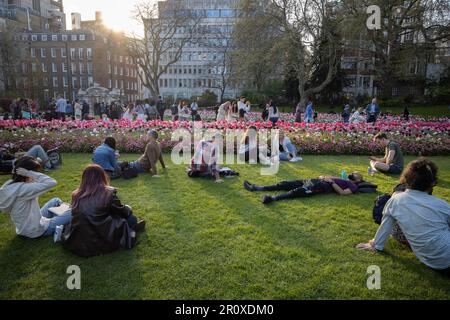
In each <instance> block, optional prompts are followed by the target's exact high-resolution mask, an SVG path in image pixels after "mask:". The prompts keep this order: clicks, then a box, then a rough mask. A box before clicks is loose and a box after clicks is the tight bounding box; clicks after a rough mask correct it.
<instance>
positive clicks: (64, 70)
mask: <svg viewBox="0 0 450 320" xmlns="http://www.w3.org/2000/svg"><path fill="white" fill-rule="evenodd" d="M61 66H62V72H67V64H66V63H65V62H63V63H62V64H61Z"/></svg>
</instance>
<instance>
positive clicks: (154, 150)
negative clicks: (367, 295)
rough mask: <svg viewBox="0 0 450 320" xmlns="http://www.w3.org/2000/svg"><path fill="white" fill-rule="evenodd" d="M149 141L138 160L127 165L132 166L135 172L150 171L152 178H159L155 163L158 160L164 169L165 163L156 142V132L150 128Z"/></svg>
mask: <svg viewBox="0 0 450 320" xmlns="http://www.w3.org/2000/svg"><path fill="white" fill-rule="evenodd" d="M148 137H149V140H150V141H149V142H148V143H147V146H146V147H145V151H144V154H143V155H142V156H141V157H140V158H139V160H137V161H134V162H131V163H130V164H129V166H130V167H131V168H133V169H134V170H135V171H136V172H137V173H145V172H149V171H151V173H152V176H153V177H154V178H159V177H160V176H159V175H158V169H157V167H156V164H157V162H158V160H159V162H160V163H161V166H162V168H163V169H166V164H165V163H164V159H163V156H162V152H161V146H160V145H159V143H158V141H157V140H158V132H156V131H155V130H150V131H149V132H148Z"/></svg>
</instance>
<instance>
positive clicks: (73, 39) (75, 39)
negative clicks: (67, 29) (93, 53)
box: [70, 34, 78, 41]
mask: <svg viewBox="0 0 450 320" xmlns="http://www.w3.org/2000/svg"><path fill="white" fill-rule="evenodd" d="M77 39H78V38H77V35H76V34H73V35H72V36H71V37H70V40H72V41H77Z"/></svg>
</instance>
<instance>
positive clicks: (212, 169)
mask: <svg viewBox="0 0 450 320" xmlns="http://www.w3.org/2000/svg"><path fill="white" fill-rule="evenodd" d="M218 153H219V150H218V147H217V144H216V138H215V137H213V138H212V139H211V140H208V141H206V140H202V141H200V142H199V143H198V145H197V148H196V150H195V153H194V157H193V158H192V161H191V167H190V169H189V172H188V175H189V177H191V178H192V177H212V178H213V179H214V181H215V182H216V183H222V182H223V180H222V179H221V178H220V168H219V166H218V164H217V154H218Z"/></svg>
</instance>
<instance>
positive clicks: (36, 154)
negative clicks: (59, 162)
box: [26, 145, 52, 169]
mask: <svg viewBox="0 0 450 320" xmlns="http://www.w3.org/2000/svg"><path fill="white" fill-rule="evenodd" d="M26 155H27V156H29V157H33V158H39V159H41V160H42V161H43V162H44V164H45V167H46V168H47V169H51V168H52V164H51V163H50V159H49V158H48V155H47V153H46V152H45V151H44V149H43V148H42V147H41V146H40V145H36V146H34V147H32V148H31V149H30V150H28V152H27V153H26Z"/></svg>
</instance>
